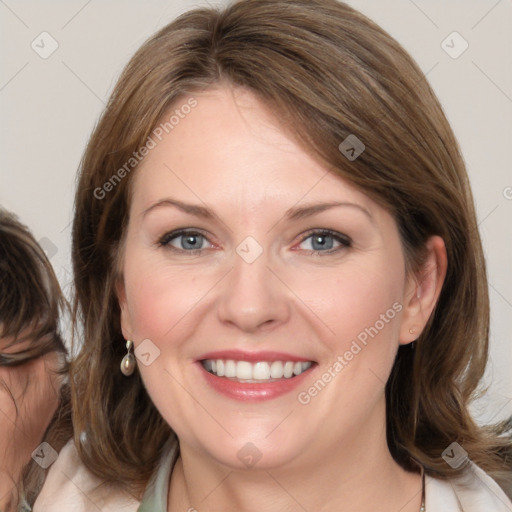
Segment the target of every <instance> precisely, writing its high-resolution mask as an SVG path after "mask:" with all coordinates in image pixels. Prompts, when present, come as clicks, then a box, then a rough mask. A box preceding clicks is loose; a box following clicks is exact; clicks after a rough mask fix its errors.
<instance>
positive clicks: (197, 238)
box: [159, 231, 211, 252]
mask: <svg viewBox="0 0 512 512" xmlns="http://www.w3.org/2000/svg"><path fill="white" fill-rule="evenodd" d="M159 244H160V245H162V246H166V247H170V248H172V249H176V250H178V251H180V250H181V251H186V252H197V251H201V250H202V249H207V248H208V247H210V246H211V244H210V243H209V242H208V240H207V238H206V237H205V236H204V235H202V234H201V233H198V232H197V231H179V232H174V233H168V234H166V235H164V236H163V237H162V238H161V239H160V241H159Z"/></svg>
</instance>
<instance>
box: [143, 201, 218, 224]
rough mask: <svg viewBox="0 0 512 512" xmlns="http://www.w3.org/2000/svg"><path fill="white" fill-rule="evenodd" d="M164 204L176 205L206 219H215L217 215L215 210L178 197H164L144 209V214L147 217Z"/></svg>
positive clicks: (186, 211)
mask: <svg viewBox="0 0 512 512" xmlns="http://www.w3.org/2000/svg"><path fill="white" fill-rule="evenodd" d="M162 206H174V207H176V208H178V210H181V211H183V212H185V213H188V214H190V215H194V216H196V217H201V218H204V219H213V218H215V215H214V214H213V212H212V211H211V210H210V209H209V208H207V207H206V206H200V205H196V204H189V203H183V202H182V201H177V200H176V199H170V198H167V199H162V200H161V201H158V202H156V203H155V204H152V205H151V206H150V207H149V208H148V209H146V210H144V212H143V213H142V216H143V217H145V216H146V215H147V214H148V213H149V212H150V211H152V210H154V209H156V208H161V207H162Z"/></svg>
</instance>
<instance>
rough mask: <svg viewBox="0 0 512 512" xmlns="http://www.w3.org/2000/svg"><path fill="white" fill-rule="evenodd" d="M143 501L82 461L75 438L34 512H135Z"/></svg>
mask: <svg viewBox="0 0 512 512" xmlns="http://www.w3.org/2000/svg"><path fill="white" fill-rule="evenodd" d="M138 506H139V502H138V501H137V500H135V499H134V498H133V497H132V496H130V495H129V494H128V493H126V492H124V491H122V490H120V489H116V488H115V487H113V486H110V485H106V484H104V483H103V482H102V481H101V480H100V479H99V478H97V477H96V476H94V475H93V474H92V473H91V472H90V471H89V470H88V469H87V468H86V467H85V466H84V465H83V463H82V462H81V461H80V459H79V457H78V454H77V451H76V448H75V445H74V443H73V441H70V442H69V443H68V444H67V445H66V446H64V448H63V449H62V450H61V452H60V454H59V457H58V458H57V460H56V461H55V462H54V463H53V465H52V466H51V468H50V471H49V473H48V476H47V478H46V481H45V484H44V486H43V488H42V490H41V493H40V494H39V496H38V498H37V500H36V502H35V504H34V508H33V511H34V512H43V511H44V512H52V511H55V512H57V511H58V512H61V511H62V510H67V511H71V512H89V511H94V512H97V511H98V510H101V511H102V512H114V511H122V512H135V511H136V510H137V508H138Z"/></svg>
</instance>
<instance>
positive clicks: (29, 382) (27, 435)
mask: <svg viewBox="0 0 512 512" xmlns="http://www.w3.org/2000/svg"><path fill="white" fill-rule="evenodd" d="M25 334H26V333H25ZM22 335H23V333H22ZM11 341H12V340H9V339H5V338H4V339H0V350H1V351H2V352H3V353H4V354H7V353H16V352H18V351H21V350H22V349H23V348H25V347H24V346H23V345H26V344H30V340H29V341H26V342H21V343H17V344H14V345H12V346H10V347H8V345H9V343H10V342H11ZM7 347H8V348H7ZM58 365H59V356H58V355H57V354H55V353H50V354H47V355H45V356H43V357H40V358H38V359H35V360H32V361H29V362H27V363H25V364H22V365H21V366H17V367H0V383H2V384H3V386H0V431H1V435H0V454H1V458H0V510H6V509H7V508H6V507H7V504H8V503H11V506H14V505H13V503H16V501H17V498H18V496H17V485H18V483H19V481H20V478H21V473H22V470H23V468H24V466H25V465H26V464H27V463H28V462H30V460H31V454H32V452H33V451H34V450H35V449H36V448H37V446H38V445H39V444H40V442H41V439H42V437H43V435H44V432H45V431H46V428H47V427H48V425H49V423H50V420H51V418H52V417H53V414H54V413H55V411H56V409H57V405H58V389H59V382H60V377H59V376H58V375H56V374H55V372H56V370H57V368H58ZM6 388H7V389H6ZM8 390H9V391H8ZM11 395H12V396H11Z"/></svg>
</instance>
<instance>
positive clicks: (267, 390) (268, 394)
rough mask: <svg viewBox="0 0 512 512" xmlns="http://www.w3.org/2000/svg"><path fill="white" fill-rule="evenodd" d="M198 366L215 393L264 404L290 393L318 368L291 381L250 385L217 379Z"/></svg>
mask: <svg viewBox="0 0 512 512" xmlns="http://www.w3.org/2000/svg"><path fill="white" fill-rule="evenodd" d="M198 365H199V367H200V370H201V372H202V374H203V375H204V378H205V380H206V382H207V384H208V385H209V386H211V387H212V388H213V389H214V390H215V391H217V392H218V393H221V394H222V395H225V396H227V397H229V398H233V399H235V400H241V401H244V402H262V401H264V400H272V399H273V398H277V397H279V396H282V395H285V394H286V393H290V392H291V391H293V390H294V389H296V388H298V387H299V386H300V385H301V383H302V382H303V381H304V379H306V378H307V376H308V375H309V373H310V372H311V370H313V368H314V367H315V366H316V365H312V366H311V367H310V368H308V369H307V370H306V371H305V372H303V373H301V374H300V375H297V376H295V377H290V378H289V379H284V378H283V379H279V380H277V381H274V382H262V383H261V384H253V383H251V384H249V383H245V382H236V381H234V380H231V379H227V378H225V377H217V375H214V374H213V373H210V372H207V371H206V370H205V369H204V368H203V365H202V364H201V363H198Z"/></svg>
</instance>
